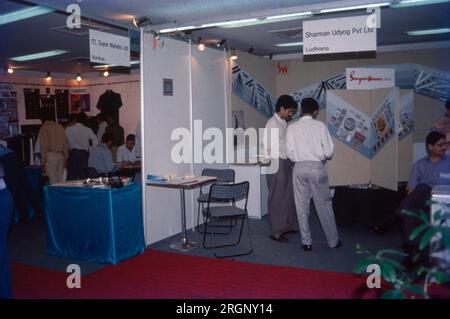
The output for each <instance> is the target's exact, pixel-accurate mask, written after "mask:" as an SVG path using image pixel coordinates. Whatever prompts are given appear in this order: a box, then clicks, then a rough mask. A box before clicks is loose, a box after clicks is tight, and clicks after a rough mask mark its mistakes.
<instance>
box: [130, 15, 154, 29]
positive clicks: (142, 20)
mask: <svg viewBox="0 0 450 319" xmlns="http://www.w3.org/2000/svg"><path fill="white" fill-rule="evenodd" d="M149 24H152V21H151V20H150V17H149V16H143V17H134V18H133V25H134V26H135V27H136V28H141V27H145V26H146V25H149Z"/></svg>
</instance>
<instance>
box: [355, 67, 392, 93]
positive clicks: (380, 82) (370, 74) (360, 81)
mask: <svg viewBox="0 0 450 319" xmlns="http://www.w3.org/2000/svg"><path fill="white" fill-rule="evenodd" d="M346 84H347V90H371V89H382V88H392V87H394V86H395V69H378V68H374V69H368V68H347V69H346Z"/></svg>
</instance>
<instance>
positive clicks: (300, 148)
mask: <svg viewBox="0 0 450 319" xmlns="http://www.w3.org/2000/svg"><path fill="white" fill-rule="evenodd" d="M301 110H302V117H301V118H300V120H298V121H297V122H295V123H292V124H291V125H289V127H288V129H287V133H286V153H287V157H288V158H289V159H290V160H291V161H293V162H295V167H294V171H293V186H294V197H295V206H296V208H297V217H298V223H299V226H300V233H301V237H302V244H303V245H302V247H303V249H304V250H305V251H311V250H312V237H311V231H310V229H309V214H310V201H311V198H312V199H313V201H314V205H315V207H316V211H317V215H318V216H319V220H320V223H321V225H322V228H323V230H324V232H325V236H326V238H327V241H328V245H329V246H330V247H332V248H338V247H340V246H342V243H341V242H340V241H339V236H338V232H337V228H336V221H335V217H334V212H333V207H332V205H331V196H330V189H329V185H328V176H327V172H326V166H325V163H326V161H327V160H329V159H331V156H332V155H333V148H334V145H333V141H332V140H331V136H330V133H329V132H328V128H327V127H326V125H325V124H324V123H322V122H320V121H318V120H316V119H315V118H316V116H317V114H318V113H319V105H318V103H317V101H316V100H314V99H313V98H306V99H303V100H302V102H301Z"/></svg>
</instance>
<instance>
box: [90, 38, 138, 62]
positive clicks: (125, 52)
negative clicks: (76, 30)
mask: <svg viewBox="0 0 450 319" xmlns="http://www.w3.org/2000/svg"><path fill="white" fill-rule="evenodd" d="M89 49H90V59H91V62H94V63H102V64H110V65H117V66H126V67H130V39H129V38H128V37H123V36H120V35H115V34H110V33H105V32H100V31H97V30H89Z"/></svg>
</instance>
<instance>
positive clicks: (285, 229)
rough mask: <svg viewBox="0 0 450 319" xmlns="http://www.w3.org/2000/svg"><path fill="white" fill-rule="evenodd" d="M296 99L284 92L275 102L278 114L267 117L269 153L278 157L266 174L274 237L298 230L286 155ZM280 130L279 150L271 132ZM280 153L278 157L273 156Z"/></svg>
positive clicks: (270, 226)
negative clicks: (289, 125) (276, 167)
mask: <svg viewBox="0 0 450 319" xmlns="http://www.w3.org/2000/svg"><path fill="white" fill-rule="evenodd" d="M297 107H298V105H297V102H295V100H294V99H293V98H292V96H290V95H281V96H280V97H279V98H278V100H277V103H276V110H275V111H276V112H275V114H274V115H273V116H272V117H271V118H270V119H269V120H268V121H267V124H266V127H265V134H266V136H265V137H264V141H265V143H266V144H265V152H266V155H267V156H268V157H270V158H272V160H278V163H279V165H278V171H277V172H275V173H274V174H267V175H266V178H267V186H268V188H269V195H268V210H269V234H270V236H269V237H270V238H271V239H273V240H275V241H280V242H286V241H288V239H287V238H286V237H285V236H284V235H285V234H288V233H294V232H297V230H296V223H297V221H296V220H297V217H296V213H295V202H294V193H293V189H292V162H291V161H290V160H289V159H288V158H287V157H286V145H285V138H286V129H287V123H286V119H288V118H290V117H292V115H293V114H294V113H295V112H296V111H297ZM275 130H278V134H279V136H278V137H279V139H278V143H279V145H278V150H279V154H274V151H275V152H276V147H275V146H274V145H271V143H270V142H271V136H273V134H274V132H275ZM274 156H275V157H277V156H278V158H274Z"/></svg>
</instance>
